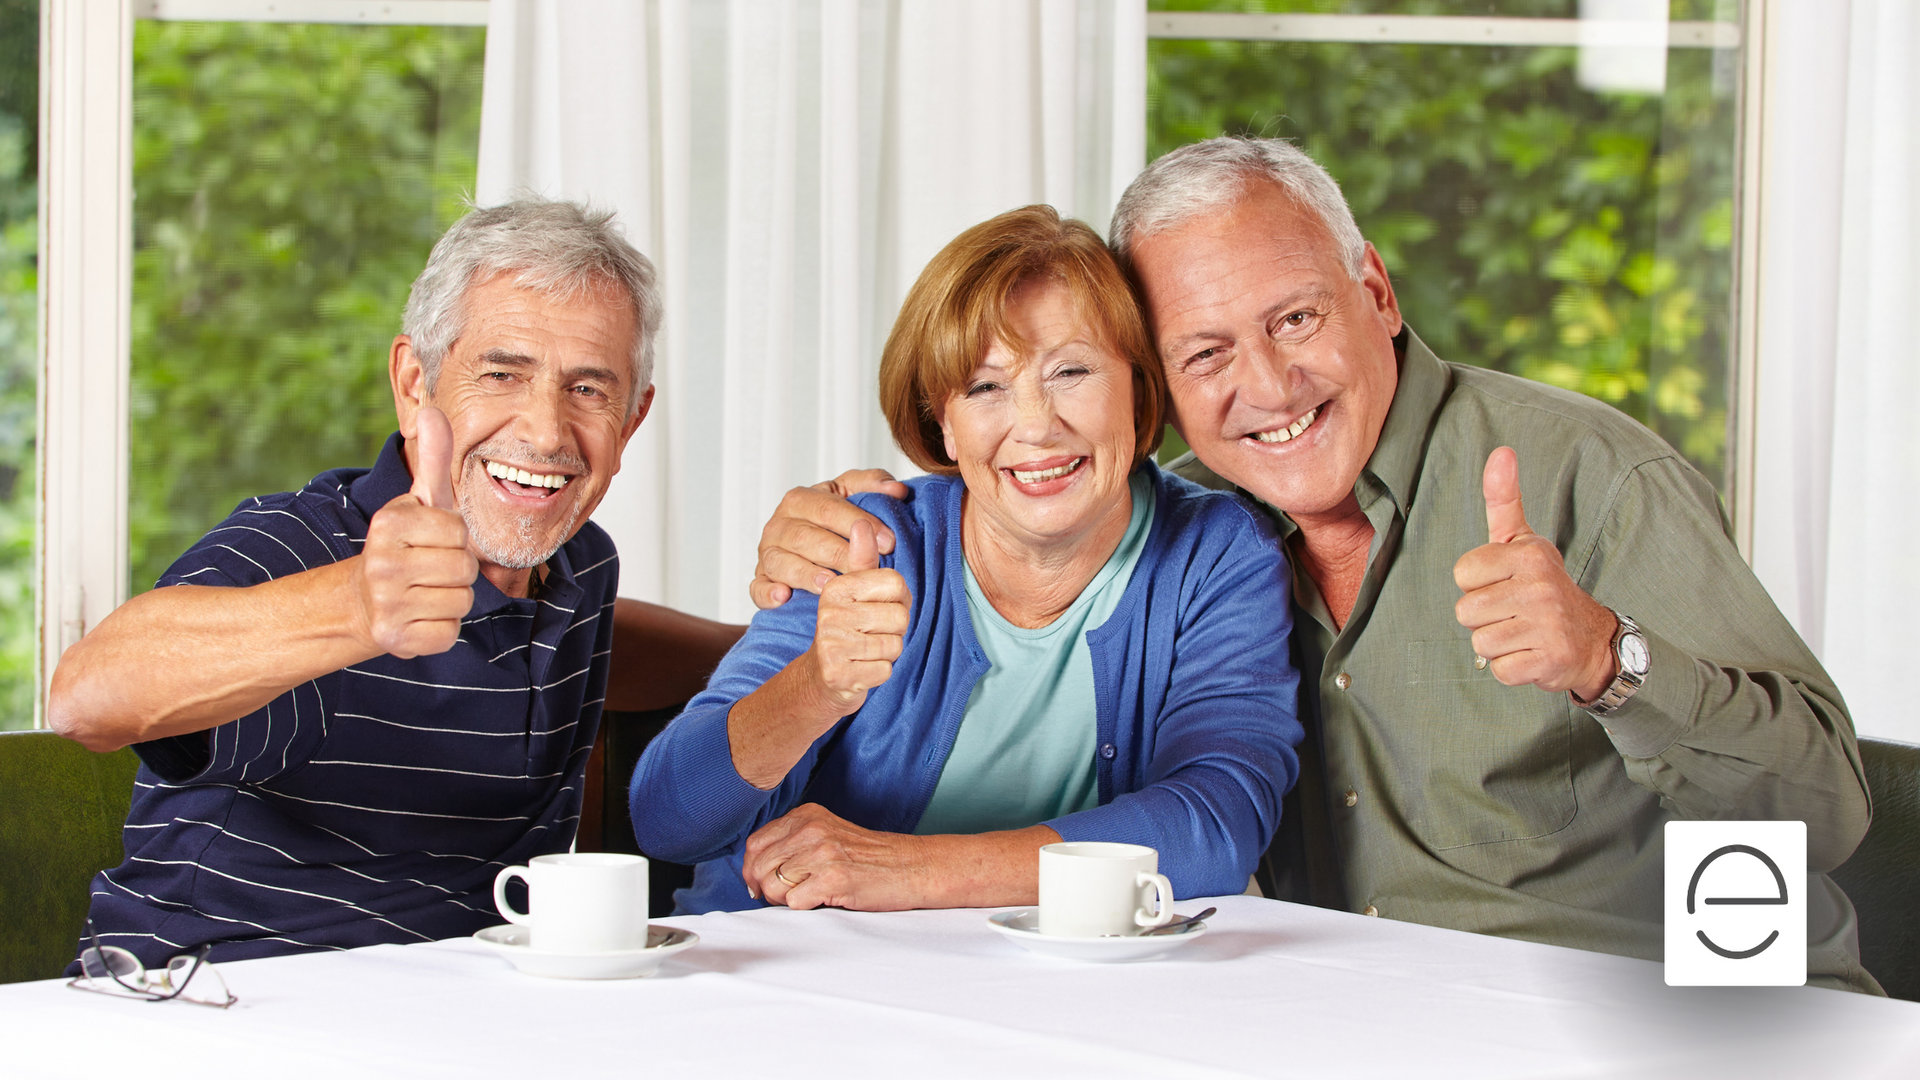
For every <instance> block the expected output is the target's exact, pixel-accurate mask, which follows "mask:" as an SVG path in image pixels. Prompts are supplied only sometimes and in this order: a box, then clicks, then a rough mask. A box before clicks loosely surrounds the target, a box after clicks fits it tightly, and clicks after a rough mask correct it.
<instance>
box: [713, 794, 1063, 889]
mask: <svg viewBox="0 0 1920 1080" xmlns="http://www.w3.org/2000/svg"><path fill="white" fill-rule="evenodd" d="M1059 840H1060V834H1059V833H1056V832H1054V831H1053V830H1052V829H1051V828H1049V827H1048V826H1045V825H1031V826H1028V827H1027V828H1024V829H1010V830H1007V831H1005V832H990V833H980V834H977V835H972V836H954V835H947V836H914V835H912V834H910V833H890V832H879V831H877V830H874V829H865V828H861V827H860V826H858V825H855V824H853V823H852V822H850V821H847V820H846V819H845V818H842V817H840V816H839V815H837V814H835V813H833V812H832V811H831V810H828V809H827V808H825V807H823V806H821V805H820V804H818V803H805V804H802V805H800V806H797V807H794V808H793V810H791V811H790V812H788V813H786V814H784V815H782V816H781V817H779V818H777V819H775V820H773V821H770V822H768V823H767V824H765V825H763V826H761V827H760V828H759V829H758V830H757V831H755V832H754V834H753V835H752V836H750V837H748V838H747V847H746V851H745V853H744V858H743V859H742V863H741V876H742V878H744V879H745V882H746V886H747V890H748V891H749V892H750V893H752V894H754V895H757V896H764V897H766V898H767V900H768V901H769V902H770V903H775V904H786V905H788V906H789V907H797V908H814V907H822V906H826V907H842V908H848V909H850V910H855V911H904V910H907V909H909V908H944V907H995V906H1004V905H1009V904H1031V903H1034V902H1035V901H1036V900H1037V899H1038V898H1039V895H1040V854H1039V852H1040V848H1041V847H1043V846H1044V845H1047V844H1053V843H1058V842H1059Z"/></svg>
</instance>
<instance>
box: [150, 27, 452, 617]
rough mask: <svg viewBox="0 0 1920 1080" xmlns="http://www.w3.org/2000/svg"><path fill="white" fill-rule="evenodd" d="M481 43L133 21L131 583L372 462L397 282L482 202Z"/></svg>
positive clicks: (406, 33)
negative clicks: (273, 502) (241, 522)
mask: <svg viewBox="0 0 1920 1080" xmlns="http://www.w3.org/2000/svg"><path fill="white" fill-rule="evenodd" d="M485 33H486V32H485V30H484V29H482V28H478V27H417V26H322V25H305V24H288V23H183V22H148V21H142V22H140V23H139V24H137V26H136V29H135V35H134V191H135V204H134V282H133V398H132V425H131V435H132V440H131V441H132V448H133V449H132V459H133V460H132V480H131V485H130V488H131V491H130V502H131V507H130V511H131V529H132V538H131V541H132V575H133V581H132V588H133V591H134V592H136V593H138V592H142V591H145V590H146V589H149V588H151V587H152V586H153V583H154V580H155V579H156V578H157V577H158V576H159V575H160V574H161V573H162V572H164V571H165V569H166V568H167V566H168V565H169V564H171V563H172V562H173V560H174V559H175V558H177V557H178V556H179V555H180V553H181V552H182V551H184V550H185V549H186V548H187V546H188V545H190V544H192V543H193V542H194V541H195V540H197V539H199V537H200V536H201V535H202V534H204V533H205V532H206V531H207V530H208V529H209V528H211V527H212V526H213V525H214V524H216V523H217V522H218V521H220V519H222V518H224V517H225V516H226V515H227V514H228V513H229V512H230V511H231V510H232V509H233V507H234V506H235V505H236V504H237V503H238V502H239V501H240V500H242V499H244V498H248V497H251V496H254V495H261V494H266V493H270V492H276V491H287V490H291V489H294V488H298V487H299V486H301V485H302V484H304V483H306V482H307V480H309V479H311V478H312V477H313V476H314V474H316V473H319V472H322V471H324V470H326V469H330V468H338V467H341V466H348V465H371V464H372V463H373V458H374V455H375V454H376V453H377V452H378V450H379V448H380V443H381V440H383V439H384V438H385V437H386V435H387V434H388V432H390V431H392V430H393V426H394V416H393V398H392V395H391V393H390V391H389V390H388V383H387V350H388V345H389V343H390V342H391V341H392V340H393V335H394V334H396V333H398V332H399V329H400V315H401V310H402V308H403V307H404V306H405V304H406V297H407V287H408V285H409V284H411V282H412V280H413V277H414V275H415V274H417V273H418V272H419V270H420V267H421V265H422V263H424V262H425V261H426V256H427V251H428V249H429V248H431V247H432V245H433V241H434V240H435V239H436V238H437V237H438V236H439V235H440V233H441V232H442V231H443V230H444V229H445V228H446V227H447V226H448V225H449V224H451V223H452V221H453V219H454V218H455V217H457V216H458V215H459V213H460V210H461V202H462V199H463V198H465V197H466V196H467V195H468V194H469V193H470V192H471V191H472V188H473V182H474V163H475V155H476V150H477V148H478V145H479V121H480V72H481V60H482V53H483V48H484V42H485Z"/></svg>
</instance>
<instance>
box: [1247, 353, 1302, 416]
mask: <svg viewBox="0 0 1920 1080" xmlns="http://www.w3.org/2000/svg"><path fill="white" fill-rule="evenodd" d="M1241 356H1242V357H1243V358H1244V359H1245V360H1246V361H1247V362H1246V363H1244V364H1235V365H1234V377H1233V387H1234V390H1235V392H1236V394H1237V395H1238V397H1239V398H1240V400H1242V401H1244V402H1245V403H1246V404H1248V405H1252V406H1254V407H1256V408H1261V409H1272V410H1279V409H1284V408H1286V406H1287V402H1288V400H1289V399H1290V398H1291V397H1292V386H1293V383H1294V382H1295V381H1297V380H1296V379H1295V377H1294V375H1295V373H1294V369H1293V362H1292V361H1291V360H1290V359H1289V358H1288V356H1287V353H1286V351H1285V350H1283V349H1280V348H1277V347H1276V346H1275V345H1274V343H1273V341H1272V339H1270V338H1267V337H1256V338H1254V339H1253V340H1252V341H1250V342H1248V343H1247V345H1246V347H1245V348H1244V350H1243V351H1242V352H1241Z"/></svg>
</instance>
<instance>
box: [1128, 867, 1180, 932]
mask: <svg viewBox="0 0 1920 1080" xmlns="http://www.w3.org/2000/svg"><path fill="white" fill-rule="evenodd" d="M1133 884H1134V888H1136V889H1144V888H1146V887H1147V886H1149V885H1151V886H1153V892H1154V910H1155V911H1156V912H1157V914H1153V915H1149V914H1147V909H1146V907H1145V906H1144V905H1143V906H1141V907H1140V909H1139V910H1137V911H1135V912H1134V913H1133V921H1134V922H1136V923H1138V924H1139V925H1140V928H1141V929H1143V930H1145V929H1150V928H1152V927H1155V926H1165V925H1167V924H1168V923H1170V922H1172V921H1173V882H1171V881H1168V880H1167V875H1165V874H1149V873H1146V872H1145V871H1142V872H1141V873H1139V874H1136V875H1135V876H1134V879H1133Z"/></svg>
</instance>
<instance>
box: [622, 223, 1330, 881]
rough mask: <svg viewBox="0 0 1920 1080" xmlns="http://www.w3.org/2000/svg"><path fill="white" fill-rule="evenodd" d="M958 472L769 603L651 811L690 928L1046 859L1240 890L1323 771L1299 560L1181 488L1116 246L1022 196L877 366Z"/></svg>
mask: <svg viewBox="0 0 1920 1080" xmlns="http://www.w3.org/2000/svg"><path fill="white" fill-rule="evenodd" d="M880 397H881V404H882V406H883V408H884V410H885V412H886V415H887V418H888V421H889V422H890V424H891V426H892V428H893V434H894V439H895V441H896V442H898V443H899V445H900V448H901V449H902V450H903V451H905V452H906V454H907V456H909V457H910V458H912V459H913V460H914V461H915V462H916V463H918V464H919V465H921V466H922V467H924V468H925V469H927V470H928V472H929V473H931V474H932V475H929V476H924V477H920V478H918V479H916V480H913V481H911V482H910V483H909V485H908V486H909V487H910V488H911V491H912V493H911V497H910V499H909V500H908V501H906V502H899V501H896V500H893V499H889V498H887V497H885V496H882V495H866V496H860V497H858V498H857V499H856V502H858V503H859V505H860V506H862V507H863V508H865V509H866V510H867V511H868V512H870V513H872V514H874V515H875V516H876V517H878V518H879V519H880V520H881V521H882V522H884V523H885V524H886V525H887V527H888V528H890V529H891V530H892V531H893V533H894V536H895V537H896V543H895V548H894V552H893V554H892V555H890V556H887V557H881V556H879V555H878V554H877V553H876V550H875V543H874V534H873V532H872V530H871V528H870V527H869V526H867V525H864V524H863V525H861V526H858V527H857V528H856V529H855V535H854V537H853V544H854V551H855V555H856V565H857V566H860V567H864V568H863V569H856V570H854V571H852V572H850V573H847V574H845V575H843V576H840V577H838V578H836V579H834V580H833V581H832V582H830V583H829V584H828V585H827V586H826V587H825V588H824V589H823V590H822V591H821V594H820V595H819V597H817V598H816V597H814V596H813V595H811V594H807V593H802V594H799V595H797V596H795V597H794V598H793V599H792V600H791V601H789V602H788V603H787V604H786V605H785V606H783V607H780V608H776V609H774V610H771V611H763V612H760V613H759V614H758V615H757V616H756V617H755V618H754V621H753V625H752V627H751V628H750V629H749V630H748V631H747V634H746V636H745V637H744V638H743V639H742V640H741V641H740V643H739V644H738V645H737V646H736V647H735V648H734V649H733V651H732V652H731V653H729V654H728V656H727V658H726V659H725V660H724V661H723V662H722V663H721V664H720V667H719V669H718V670H716V671H715V672H714V674H713V678H712V680H711V681H710V682H709V683H708V689H707V690H706V692H705V693H703V694H701V695H700V696H699V697H697V698H695V699H694V700H693V701H692V702H690V703H689V704H688V706H687V708H686V711H685V712H684V713H682V714H681V715H680V716H679V717H678V718H677V719H675V720H674V721H673V723H672V724H670V725H669V726H668V727H667V729H666V731H665V732H663V733H662V734H661V735H660V737H659V738H658V739H656V740H655V741H654V743H653V745H651V746H650V747H648V749H647V752H646V754H645V756H644V757H642V759H641V761H640V765H639V768H638V769H637V770H636V772H635V774H634V778H633V787H632V792H631V799H632V810H633V822H634V828H635V832H636V834H637V835H638V836H639V837H640V842H641V845H642V846H643V847H644V848H645V849H646V851H648V852H649V853H650V854H653V855H655V856H657V857H661V858H665V859H669V860H672V861H676V862H691V863H697V864H698V868H697V870H696V872H695V877H694V884H693V886H692V888H690V889H686V890H682V891H681V892H680V894H679V896H678V901H679V906H680V908H681V909H682V910H685V911H691V912H706V911H715V910H737V909H740V908H746V907H752V906H757V905H759V904H762V903H773V904H786V905H787V906H789V907H799V908H809V907H816V906H820V905H832V906H838V907H845V908H859V909H867V910H890V909H900V908H914V907H970V906H971V907H979V906H992V905H1006V904H1020V903H1032V902H1033V901H1034V900H1035V898H1036V895H1037V892H1038V862H1039V860H1038V859H1037V858H1036V854H1035V853H1036V852H1037V850H1038V849H1039V848H1040V847H1041V846H1042V845H1045V844H1050V843H1054V842H1056V841H1059V840H1117V841H1127V842H1132V843H1138V844H1147V845H1150V846H1152V847H1154V848H1157V849H1158V850H1159V852H1160V869H1161V872H1162V873H1165V874H1166V875H1167V876H1168V877H1169V878H1170V879H1172V881H1173V884H1174V889H1175V891H1176V893H1178V894H1179V895H1182V896H1195V895H1212V894H1219V893H1237V892H1240V891H1242V890H1243V889H1245V888H1246V885H1247V877H1248V874H1249V873H1250V872H1251V871H1252V869H1253V867H1254V864H1255V863H1256V862H1257V861H1258V859H1259V857H1260V854H1261V852H1262V851H1263V850H1264V849H1265V848H1266V845H1267V842H1268V840H1269V839H1270V838H1271V836H1272V834H1273V831H1274V828H1275V826H1276V825H1277V823H1278V820H1279V815H1280V799H1281V796H1282V795H1283V794H1285V792H1286V791H1287V789H1288V788H1289V787H1291V786H1292V784H1293V782H1294V779H1295V777H1296V776H1297V774H1298V768H1299V766H1298V759H1297V757H1296V756H1295V753H1294V747H1295V746H1297V745H1298V743H1299V741H1300V738H1301V734H1302V731H1301V727H1300V724H1299V722H1298V721H1297V719H1296V718H1295V716H1294V700H1295V698H1294V692H1295V684H1296V681H1297V677H1296V676H1295V674H1294V672H1293V667H1292V664H1291V662H1290V660H1289V658H1288V652H1287V634H1288V630H1289V629H1290V627H1289V619H1290V616H1289V612H1288V608H1287V605H1285V604H1276V603H1274V602H1273V597H1274V596H1276V595H1285V588H1286V582H1287V568H1286V564H1285V561H1284V556H1283V555H1282V553H1281V549H1280V547H1279V544H1278V542H1277V541H1276V539H1275V537H1274V535H1273V532H1272V529H1271V526H1270V525H1268V524H1267V522H1266V520H1265V519H1264V518H1262V517H1260V516H1259V515H1257V514H1255V513H1253V512H1252V511H1250V510H1249V508H1248V507H1247V506H1246V505H1245V504H1243V503H1241V502H1240V501H1238V500H1237V499H1236V498H1234V497H1232V496H1229V495H1225V494H1221V493H1216V492H1208V491H1204V490H1202V489H1200V488H1198V487H1195V486H1194V485H1192V484H1189V483H1187V482H1186V481H1184V480H1181V479H1179V478H1177V477H1174V476H1172V475H1170V474H1167V473H1163V472H1161V471H1160V470H1159V469H1158V468H1156V467H1155V466H1154V464H1153V462H1152V460H1151V459H1150V457H1149V454H1150V453H1151V452H1152V451H1153V449H1154V447H1155V446H1156V445H1157V444H1158V442H1159V435H1160V431H1161V425H1162V422H1163V410H1164V400H1165V389H1164V385H1163V382H1162V376H1161V374H1160V367H1159V363H1158V361H1157V360H1156V358H1155V356H1154V353H1153V349H1152V346H1151V344H1150V340H1149V338H1148V335H1147V331H1146V327H1145V325H1144V323H1143V321H1142V318H1141V315H1140V312H1139V308H1138V306H1137V305H1136V303H1135V301H1134V297H1133V294H1132V293H1131V291H1130V290H1129V288H1128V285H1127V282H1126V279H1125V277H1124V276H1123V275H1122V273H1121V271H1120V269H1119V268H1118V266H1117V265H1115V263H1114V261H1113V259H1112V257H1111V256H1110V255H1109V254H1108V252H1107V249H1106V247H1105V246H1104V245H1103V244H1102V243H1101V242H1100V238H1099V237H1098V236H1097V235H1095V234H1094V232H1093V230H1091V229H1089V228H1088V227H1087V226H1085V225H1083V224H1081V223H1080V222H1077V221H1062V220H1061V219H1060V218H1059V216H1058V215H1056V214H1055V213H1054V212H1053V210H1052V209H1050V208H1048V207H1044V206H1033V207H1027V208H1026V209H1023V210H1016V211H1013V212H1011V213H1007V214H1003V215H1001V216H999V217H997V218H994V219H993V220H991V221H988V222H986V223H984V224H982V225H978V226H975V227H974V228H971V229H969V230H967V231H966V232H964V233H962V234H961V235H960V236H959V238H957V239H955V240H954V241H953V242H952V243H951V244H949V245H947V247H946V249H945V250H943V251H942V252H940V254H939V255H937V256H936V257H935V258H934V259H933V261H932V262H931V263H930V264H929V265H928V266H927V268H926V270H925V272H923V273H922V274H921V275H920V279H919V281H918V282H916V283H915V284H914V287H913V289H912V290H911V291H910V292H909V293H908V295H907V299H906V303H905V304H904V305H903V307H902V309H901V313H900V318H899V320H898V322H896V323H895V325H894V330H893V333H892V335H891V336H890V337H889V338H888V341H887V346H886V350H885V353H884V355H883V357H882V360H881V365H880Z"/></svg>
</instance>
